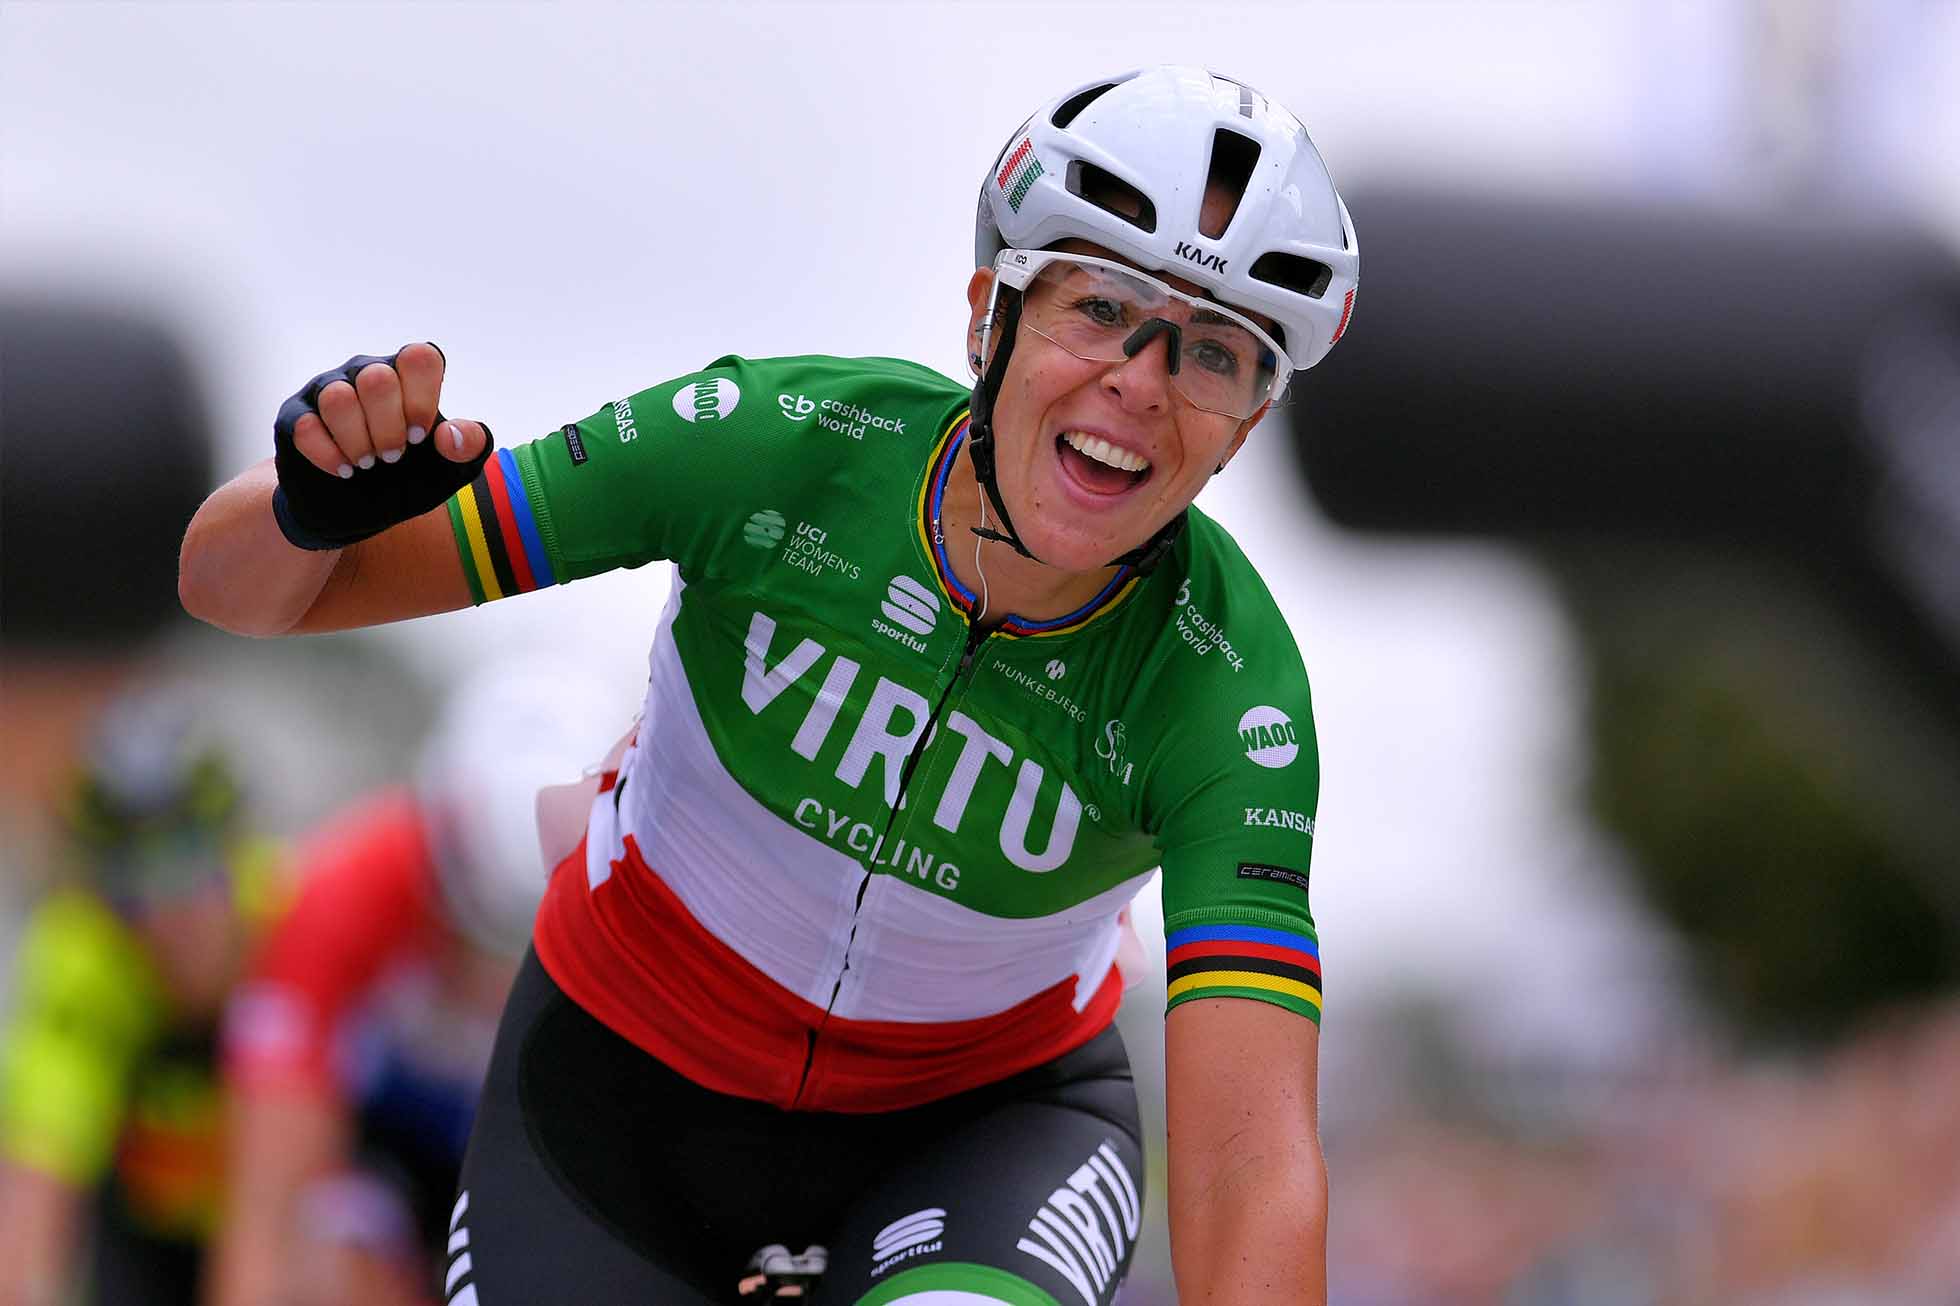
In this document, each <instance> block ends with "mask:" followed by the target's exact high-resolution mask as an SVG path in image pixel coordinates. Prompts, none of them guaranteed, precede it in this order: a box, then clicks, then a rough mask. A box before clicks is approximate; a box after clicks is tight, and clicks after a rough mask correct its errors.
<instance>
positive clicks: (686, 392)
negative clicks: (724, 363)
mask: <svg viewBox="0 0 1960 1306" xmlns="http://www.w3.org/2000/svg"><path fill="white" fill-rule="evenodd" d="M741 402H742V387H740V386H738V385H736V384H735V383H734V382H733V381H731V380H729V379H728V378H727V377H725V376H711V377H709V378H708V379H707V380H705V381H695V382H693V383H691V384H689V385H684V386H682V387H681V388H680V389H678V390H676V391H675V392H674V411H675V412H676V413H677V414H679V415H680V417H681V420H683V421H687V422H719V421H724V420H726V419H727V417H728V415H729V414H730V413H732V412H734V411H735V405H737V404H739V403H741Z"/></svg>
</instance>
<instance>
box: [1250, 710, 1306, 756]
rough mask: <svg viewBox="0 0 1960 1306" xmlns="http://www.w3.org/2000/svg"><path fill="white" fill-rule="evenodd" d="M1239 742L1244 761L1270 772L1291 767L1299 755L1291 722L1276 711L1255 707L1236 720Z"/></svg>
mask: <svg viewBox="0 0 1960 1306" xmlns="http://www.w3.org/2000/svg"><path fill="white" fill-rule="evenodd" d="M1239 742H1240V743H1242V744H1244V745H1245V755H1246V756H1247V757H1248V758H1250V759H1251V760H1252V761H1254V762H1257V763H1258V764H1259V765H1260V766H1263V767H1269V768H1271V769H1272V770H1274V771H1277V770H1279V769H1280V768H1281V767H1283V766H1291V765H1293V759H1294V758H1296V757H1298V756H1299V755H1300V740H1299V737H1298V736H1297V735H1295V734H1294V732H1293V719H1292V718H1291V717H1289V716H1287V715H1286V713H1284V712H1282V711H1280V710H1279V709H1278V708H1276V707H1265V706H1260V707H1255V708H1252V709H1251V710H1250V711H1248V712H1247V713H1246V714H1245V715H1244V716H1242V717H1240V718H1239Z"/></svg>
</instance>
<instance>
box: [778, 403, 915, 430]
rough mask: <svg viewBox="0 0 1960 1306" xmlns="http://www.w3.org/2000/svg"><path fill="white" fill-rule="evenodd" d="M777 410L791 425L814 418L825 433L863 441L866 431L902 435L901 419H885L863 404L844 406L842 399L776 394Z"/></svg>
mask: <svg viewBox="0 0 1960 1306" xmlns="http://www.w3.org/2000/svg"><path fill="white" fill-rule="evenodd" d="M776 407H778V408H780V409H782V410H783V416H784V417H787V418H788V419H789V420H790V421H792V422H807V421H809V420H810V419H811V418H813V417H814V418H815V419H816V421H817V425H818V426H821V427H822V428H823V429H824V430H826V431H834V432H836V433H837V434H838V435H845V436H849V437H850V438H851V439H853V440H862V439H863V438H864V433H865V432H866V431H890V432H891V433H892V434H893V435H904V434H905V419H904V418H903V417H885V416H882V415H881V414H878V413H874V412H872V411H871V410H870V409H869V408H866V407H865V406H864V405H863V404H852V403H846V402H844V401H843V400H842V399H812V398H811V397H810V396H809V395H777V396H776Z"/></svg>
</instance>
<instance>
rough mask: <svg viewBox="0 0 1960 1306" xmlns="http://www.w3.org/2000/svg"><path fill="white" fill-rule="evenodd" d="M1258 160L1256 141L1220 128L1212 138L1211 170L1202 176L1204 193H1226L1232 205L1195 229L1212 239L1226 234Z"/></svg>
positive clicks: (1207, 195) (1200, 223)
mask: <svg viewBox="0 0 1960 1306" xmlns="http://www.w3.org/2000/svg"><path fill="white" fill-rule="evenodd" d="M1258 163H1259V142H1257V141H1255V140H1253V139H1252V138H1250V137H1248V136H1241V135H1240V134H1239V133H1237V132H1235V131H1227V130H1225V129H1224V128H1222V127H1221V128H1219V129H1218V130H1217V131H1216V132H1213V133H1212V137H1211V172H1210V174H1209V175H1208V176H1207V177H1206V178H1205V195H1206V197H1207V198H1209V197H1210V195H1211V192H1212V191H1214V190H1218V191H1222V192H1223V193H1224V194H1226V195H1229V196H1230V197H1231V200H1232V207H1231V208H1229V209H1227V210H1225V211H1224V212H1223V213H1219V214H1213V215H1210V219H1209V220H1208V221H1200V222H1199V224H1198V230H1199V232H1201V233H1202V234H1204V235H1205V236H1208V237H1210V238H1211V239H1213V240H1216V239H1218V238H1219V237H1220V236H1222V235H1224V234H1225V229H1226V228H1227V227H1229V226H1231V225H1232V219H1233V218H1234V217H1236V216H1237V215H1238V211H1239V204H1240V203H1241V202H1242V201H1243V200H1244V199H1245V188H1246V184H1247V183H1248V182H1250V181H1251V180H1252V170H1253V168H1255V167H1256V166H1258Z"/></svg>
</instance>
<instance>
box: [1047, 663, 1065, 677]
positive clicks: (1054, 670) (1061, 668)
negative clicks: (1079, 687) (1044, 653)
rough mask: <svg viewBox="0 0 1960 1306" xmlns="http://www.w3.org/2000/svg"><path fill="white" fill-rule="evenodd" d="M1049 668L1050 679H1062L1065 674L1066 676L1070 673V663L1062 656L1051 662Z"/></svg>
mask: <svg viewBox="0 0 1960 1306" xmlns="http://www.w3.org/2000/svg"><path fill="white" fill-rule="evenodd" d="M1047 669H1048V678H1049V679H1050V680H1060V679H1061V678H1062V677H1063V676H1066V675H1067V674H1068V663H1066V662H1064V661H1062V660H1061V659H1060V658H1056V659H1055V660H1054V661H1053V662H1050V663H1049V664H1048V668H1047Z"/></svg>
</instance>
